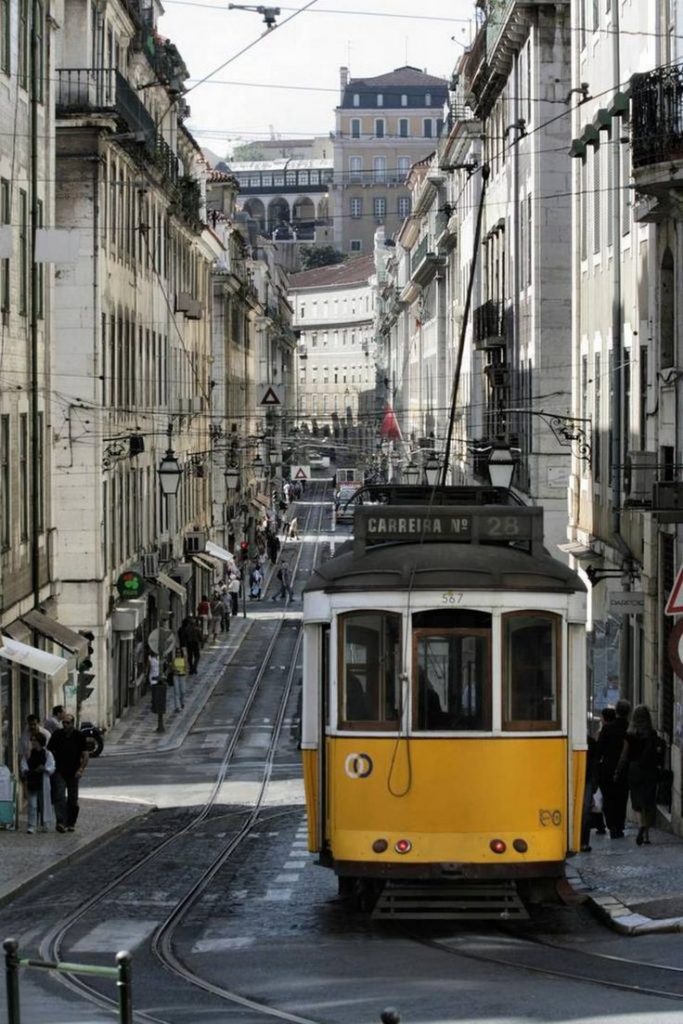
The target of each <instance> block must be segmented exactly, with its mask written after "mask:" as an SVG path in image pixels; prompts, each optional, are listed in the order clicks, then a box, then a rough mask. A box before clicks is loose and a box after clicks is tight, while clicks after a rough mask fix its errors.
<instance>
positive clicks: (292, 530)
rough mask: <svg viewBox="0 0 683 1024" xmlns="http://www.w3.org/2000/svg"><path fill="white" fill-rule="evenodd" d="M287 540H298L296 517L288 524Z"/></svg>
mask: <svg viewBox="0 0 683 1024" xmlns="http://www.w3.org/2000/svg"><path fill="white" fill-rule="evenodd" d="M289 539H290V540H298V539H299V523H298V520H297V518H296V516H294V518H293V519H292V520H291V521H290V524H289Z"/></svg>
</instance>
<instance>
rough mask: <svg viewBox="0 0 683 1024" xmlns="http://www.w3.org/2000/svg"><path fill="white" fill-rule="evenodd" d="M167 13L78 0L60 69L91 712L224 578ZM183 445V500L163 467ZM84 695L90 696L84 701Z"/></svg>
mask: <svg viewBox="0 0 683 1024" xmlns="http://www.w3.org/2000/svg"><path fill="white" fill-rule="evenodd" d="M156 11H157V8H156V6H153V5H152V4H148V3H147V2H146V0H139V2H138V0H118V2H113V3H110V4H108V5H107V7H106V9H105V8H98V7H96V6H95V5H93V4H90V3H88V2H86V0H66V3H65V5H64V10H63V20H62V30H61V32H60V34H59V37H58V40H57V45H56V47H55V60H56V75H55V77H56V113H57V143H56V179H57V186H56V204H55V217H56V223H57V224H58V225H60V226H62V227H65V228H70V229H71V230H72V231H73V232H76V233H77V237H78V243H79V244H78V258H77V260H76V262H75V263H74V264H72V265H70V266H67V267H64V268H62V269H61V271H60V274H59V277H58V280H57V281H56V287H55V306H56V313H55V323H54V328H55V330H54V349H55V353H54V373H55V380H56V382H57V383H56V386H55V389H54V391H53V394H52V409H51V417H52V422H53V444H54V450H53V455H54V461H53V477H52V479H53V493H54V499H55V510H56V511H55V526H56V531H57V543H56V555H55V557H56V574H57V577H58V579H59V588H60V593H59V612H60V617H61V619H62V621H63V622H65V623H66V624H67V625H70V626H73V627H74V628H78V629H83V630H86V631H87V632H89V633H90V634H91V635H92V636H93V637H94V639H93V641H92V647H93V652H92V655H91V658H90V660H91V662H92V669H91V672H92V674H93V675H94V680H93V681H92V694H91V695H90V697H89V699H88V700H87V704H86V708H87V712H88V714H89V716H92V717H93V718H96V719H98V720H99V721H100V722H102V723H105V724H106V723H109V722H111V721H112V720H113V719H114V718H116V717H117V716H118V715H120V714H121V712H122V711H123V709H124V708H125V707H126V706H127V705H128V704H129V703H131V702H134V701H135V700H137V698H138V695H139V692H140V688H141V685H142V684H143V682H144V677H145V654H146V644H147V641H148V638H149V636H150V633H151V631H152V630H153V629H154V628H155V627H157V626H159V625H166V624H168V625H177V624H178V621H179V619H180V618H181V617H182V615H183V614H184V613H185V611H186V609H192V608H193V605H194V601H195V599H196V595H197V594H198V593H201V592H204V591H205V590H206V589H207V587H208V586H209V585H210V583H211V581H212V578H213V572H214V566H213V565H212V564H211V563H207V562H203V561H202V560H201V558H200V557H195V558H194V559H193V560H190V561H185V560H184V559H185V556H186V555H190V554H192V555H197V556H199V555H200V552H201V551H203V549H204V542H205V540H206V539H207V537H208V528H209V526H210V523H209V520H208V513H209V508H210V501H209V484H210V473H209V472H208V470H207V453H208V452H209V451H210V435H209V426H210V411H211V402H212V399H211V383H210V382H211V364H210V359H211V331H210V316H211V304H212V294H211V266H212V264H213V263H214V261H215V260H216V259H218V258H219V256H220V255H221V251H222V247H221V245H220V242H219V240H218V239H217V238H216V236H215V235H214V234H213V233H212V232H211V231H209V230H208V229H207V228H206V226H205V224H204V221H205V208H204V182H203V176H204V167H205V165H204V161H203V158H202V156H201V153H200V151H199V149H198V147H197V145H196V143H195V142H194V140H193V139H192V137H191V136H190V134H189V133H188V132H187V130H186V129H185V128H184V126H183V117H184V115H185V113H186V109H185V106H184V101H183V99H182V91H183V81H184V79H185V78H186V76H187V71H186V69H185V66H184V64H183V62H182V59H181V57H180V55H179V54H178V51H177V50H176V48H175V47H174V46H173V44H171V43H170V42H168V41H162V40H161V38H160V37H159V35H158V34H157V33H156V30H155V29H156V26H155V17H156ZM167 450H170V451H172V452H173V453H174V457H175V458H176V459H177V460H178V466H179V469H180V470H181V473H180V477H179V487H178V491H177V495H176V497H175V498H165V497H164V496H163V495H162V493H161V488H160V485H159V479H158V473H157V471H158V469H159V467H160V463H161V461H162V458H163V457H164V454H165V453H166V452H167ZM83 696H85V694H83Z"/></svg>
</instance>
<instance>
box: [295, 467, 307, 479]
mask: <svg viewBox="0 0 683 1024" xmlns="http://www.w3.org/2000/svg"><path fill="white" fill-rule="evenodd" d="M294 479H295V480H306V479H307V477H306V470H305V469H304V468H303V466H299V469H298V470H297V472H296V473H295V474H294Z"/></svg>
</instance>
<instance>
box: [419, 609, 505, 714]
mask: <svg viewBox="0 0 683 1024" xmlns="http://www.w3.org/2000/svg"><path fill="white" fill-rule="evenodd" d="M442 618H443V616H441V613H432V614H431V615H430V616H429V617H427V614H426V613H423V614H422V615H419V616H415V619H414V632H413V636H414V643H415V656H414V667H415V672H416V685H415V696H414V704H413V721H414V723H415V727H416V728H417V729H418V730H420V731H422V730H426V731H439V730H443V729H446V730H454V731H458V732H459V731H465V732H467V731H473V730H476V731H482V730H490V729H491V669H490V662H491V616H490V615H488V614H486V613H481V612H466V613H464V614H459V613H457V612H455V613H448V619H447V626H448V627H450V628H444V623H443V622H442V621H441V619H442ZM415 627H417V628H415Z"/></svg>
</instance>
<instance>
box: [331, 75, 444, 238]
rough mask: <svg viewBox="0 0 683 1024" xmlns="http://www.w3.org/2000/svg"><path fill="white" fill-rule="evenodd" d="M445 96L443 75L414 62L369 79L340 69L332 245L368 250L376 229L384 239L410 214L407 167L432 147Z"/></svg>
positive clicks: (433, 146)
mask: <svg viewBox="0 0 683 1024" xmlns="http://www.w3.org/2000/svg"><path fill="white" fill-rule="evenodd" d="M447 99H448V85H447V82H446V81H445V79H442V78H436V77H435V76H434V75H428V74H426V73H425V72H423V71H420V70H419V69H418V68H413V67H408V66H406V67H402V68H397V69H396V70H395V71H390V72H389V73H388V74H385V75H378V76H376V77H374V78H349V72H348V68H341V100H340V104H339V106H338V107H337V108H336V130H335V133H334V150H333V152H334V183H333V186H332V207H333V211H334V212H333V228H334V244H335V246H336V247H337V248H338V249H341V250H342V251H343V252H345V253H349V254H351V255H354V254H358V253H370V252H372V248H373V237H374V233H375V229H376V228H377V227H380V226H383V227H384V229H385V233H386V236H387V238H390V237H391V236H392V235H393V234H394V233H395V232H396V231H397V230H398V228H399V227H400V226H401V224H402V222H403V220H404V219H405V217H407V216H408V214H409V213H410V192H409V190H408V188H407V186H406V184H405V180H406V177H407V175H408V171H409V170H410V167H411V165H412V164H414V163H415V162H416V161H417V160H421V159H422V158H423V157H425V156H427V155H428V154H429V153H431V152H432V151H433V150H434V148H435V147H436V142H437V139H438V138H439V136H440V134H441V131H442V128H443V124H444V105H445V104H446V101H447Z"/></svg>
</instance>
